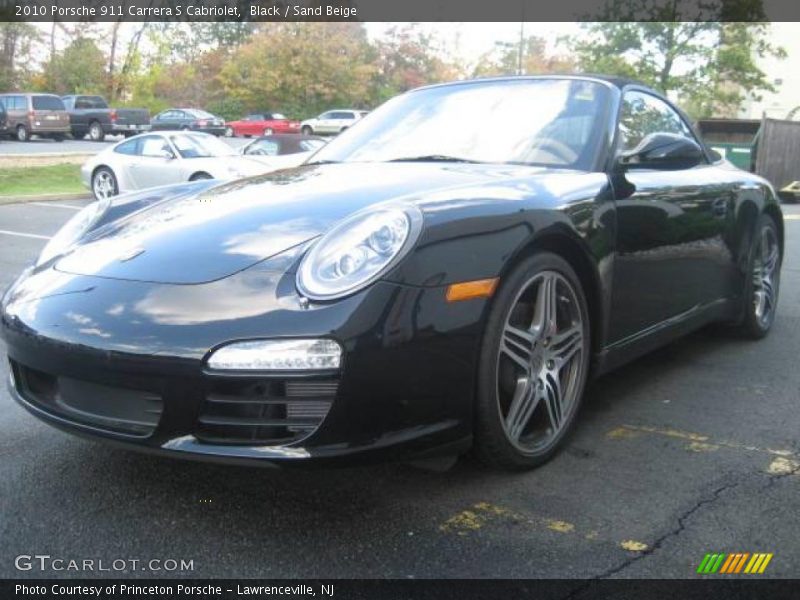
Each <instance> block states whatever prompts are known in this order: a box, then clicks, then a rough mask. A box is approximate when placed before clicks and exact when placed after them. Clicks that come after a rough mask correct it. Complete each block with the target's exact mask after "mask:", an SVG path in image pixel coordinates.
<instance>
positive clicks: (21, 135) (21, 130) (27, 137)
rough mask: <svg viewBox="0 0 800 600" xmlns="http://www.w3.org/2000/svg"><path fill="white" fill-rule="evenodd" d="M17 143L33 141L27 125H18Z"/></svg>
mask: <svg viewBox="0 0 800 600" xmlns="http://www.w3.org/2000/svg"><path fill="white" fill-rule="evenodd" d="M17 141H18V142H30V141H31V134H30V133H29V132H28V128H27V127H25V125H18V126H17Z"/></svg>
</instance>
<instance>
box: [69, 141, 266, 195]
mask: <svg viewBox="0 0 800 600" xmlns="http://www.w3.org/2000/svg"><path fill="white" fill-rule="evenodd" d="M270 170H272V169H270V167H269V166H267V165H265V164H264V163H262V162H259V161H258V160H254V159H251V158H248V157H246V156H241V155H240V154H239V153H238V152H237V151H236V150H234V149H233V148H231V147H230V146H228V144H226V143H225V142H222V141H220V140H218V139H217V138H216V137H214V136H213V135H209V134H207V133H184V132H177V131H176V132H165V133H148V134H142V135H137V136H134V137H132V138H129V139H127V140H124V141H122V142H119V143H118V144H115V145H113V146H111V147H110V148H108V149H106V150H103V151H102V152H100V153H99V154H96V155H95V156H93V157H92V158H90V159H89V160H87V161H86V162H85V163H84V165H83V167H82V168H81V178H82V179H83V183H84V185H86V186H87V187H88V188H90V189H91V190H92V192H93V193H94V196H95V198H97V199H98V200H100V199H102V198H108V197H111V196H116V195H117V194H124V193H126V192H131V191H135V190H142V189H146V188H150V187H156V186H162V185H169V184H173V183H181V182H183V181H197V180H198V179H240V178H242V177H249V176H250V175H259V174H261V173H265V172H268V171H270Z"/></svg>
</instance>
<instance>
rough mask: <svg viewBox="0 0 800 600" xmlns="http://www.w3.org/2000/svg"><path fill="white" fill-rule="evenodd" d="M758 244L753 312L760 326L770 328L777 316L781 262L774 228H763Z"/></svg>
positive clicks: (754, 264)
mask: <svg viewBox="0 0 800 600" xmlns="http://www.w3.org/2000/svg"><path fill="white" fill-rule="evenodd" d="M758 244H759V245H758V248H757V250H756V255H755V258H754V260H753V310H754V311H755V317H756V319H757V320H758V322H759V324H760V325H761V326H762V327H769V325H770V323H771V322H772V318H773V316H774V314H775V304H776V300H777V294H778V290H777V285H778V280H777V273H778V265H779V262H780V251H779V249H778V238H777V236H776V235H775V230H774V228H772V227H764V228H762V229H761V235H760V238H759V241H758Z"/></svg>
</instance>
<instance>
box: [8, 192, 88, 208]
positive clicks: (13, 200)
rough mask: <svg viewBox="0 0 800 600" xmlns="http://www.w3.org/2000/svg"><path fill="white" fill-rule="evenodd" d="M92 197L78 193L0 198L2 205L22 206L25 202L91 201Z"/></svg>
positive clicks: (85, 193) (84, 193) (86, 193)
mask: <svg viewBox="0 0 800 600" xmlns="http://www.w3.org/2000/svg"><path fill="white" fill-rule="evenodd" d="M91 197H92V195H91V194H90V193H89V192H77V193H73V194H39V195H37V196H0V205H1V204H22V203H24V202H55V201H57V200H89V199H91Z"/></svg>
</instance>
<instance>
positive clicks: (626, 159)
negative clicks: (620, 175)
mask: <svg viewBox="0 0 800 600" xmlns="http://www.w3.org/2000/svg"><path fill="white" fill-rule="evenodd" d="M703 158H704V153H703V149H702V148H701V147H700V146H699V145H698V144H697V142H695V141H694V140H691V139H689V138H687V137H684V136H682V135H678V134H676V133H651V134H649V135H646V136H645V137H644V138H642V141H641V142H639V144H638V145H637V146H636V147H635V148H633V149H632V150H629V151H628V152H624V153H623V154H622V156H620V160H619V164H620V165H621V166H622V167H623V168H624V169H690V168H692V167H695V166H697V165H699V164H701V163H702V162H703Z"/></svg>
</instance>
